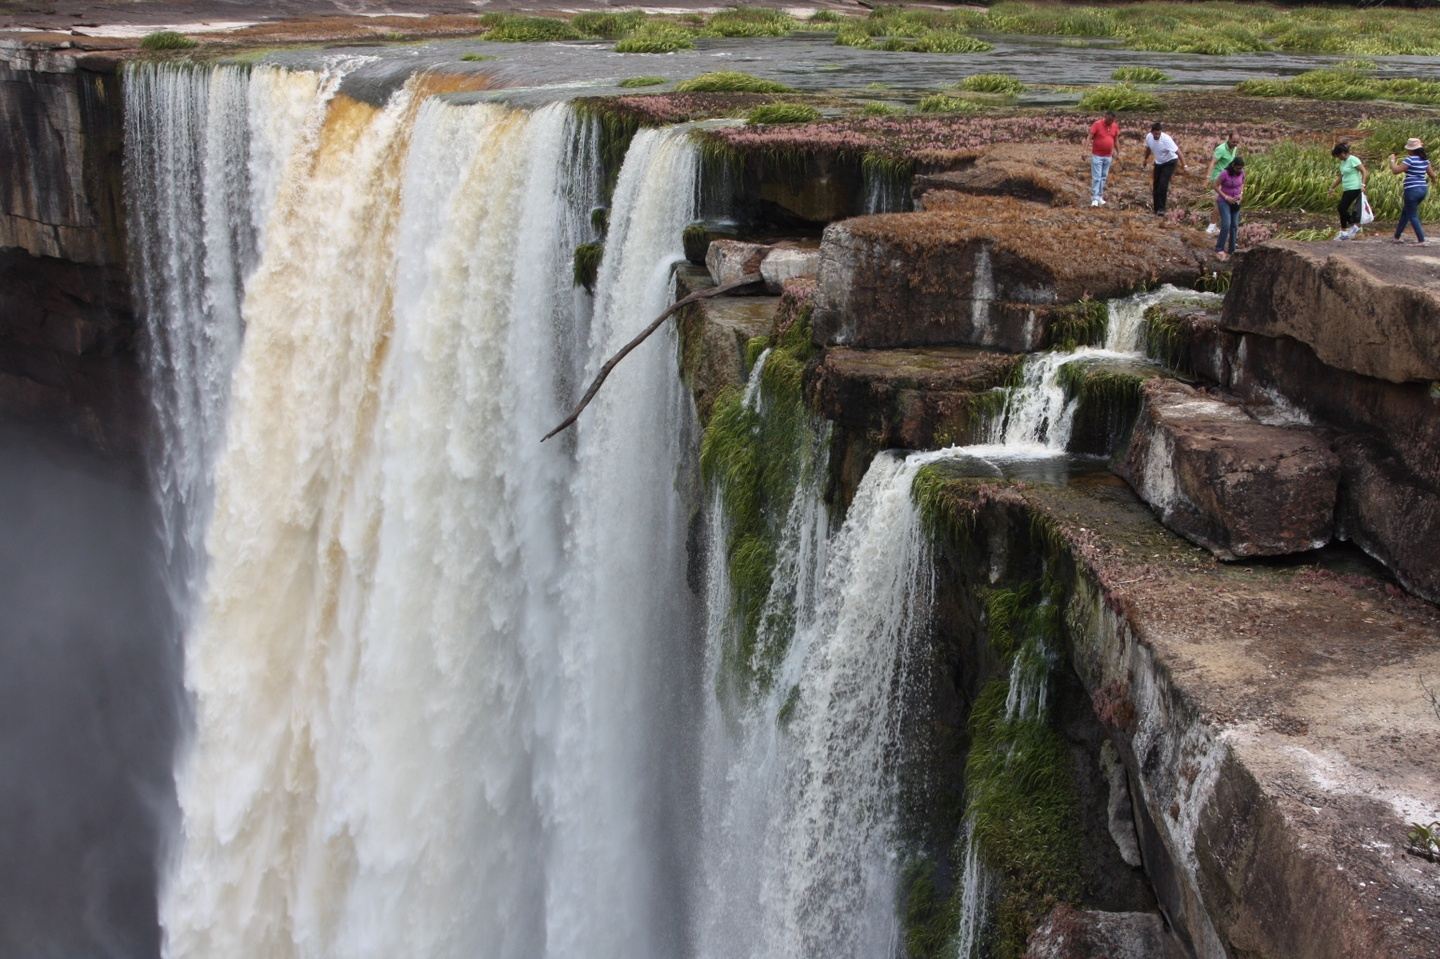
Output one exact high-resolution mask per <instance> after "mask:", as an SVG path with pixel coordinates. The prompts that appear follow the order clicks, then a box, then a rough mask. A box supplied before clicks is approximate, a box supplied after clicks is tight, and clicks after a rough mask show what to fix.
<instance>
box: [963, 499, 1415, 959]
mask: <svg viewBox="0 0 1440 959" xmlns="http://www.w3.org/2000/svg"><path fill="white" fill-rule="evenodd" d="M944 495H945V496H946V498H947V499H948V500H950V502H952V503H953V509H954V510H955V512H956V516H957V518H963V519H965V520H966V521H967V522H970V523H972V524H973V526H974V528H975V529H977V530H979V531H981V532H980V533H977V535H987V536H988V535H994V534H992V533H990V532H988V531H991V530H994V531H1013V533H1012V536H1013V539H1012V540H1011V543H1012V545H1015V544H1018V543H1033V539H1031V538H1030V536H1029V532H1028V531H1029V530H1030V529H1032V528H1033V524H1034V523H1036V522H1042V523H1045V524H1047V525H1048V527H1049V528H1050V529H1051V530H1052V531H1053V532H1054V533H1055V534H1056V539H1057V540H1058V541H1059V542H1058V545H1057V546H1056V547H1055V548H1056V549H1059V550H1063V551H1064V552H1066V553H1067V554H1068V555H1069V556H1070V557H1072V558H1073V561H1074V563H1075V564H1076V567H1077V569H1078V570H1079V571H1080V577H1081V580H1082V586H1080V587H1077V592H1076V594H1075V595H1074V596H1072V598H1071V599H1070V601H1069V603H1068V608H1067V611H1066V624H1067V635H1068V636H1069V638H1070V642H1071V662H1072V664H1073V665H1074V667H1075V668H1076V671H1077V672H1078V674H1079V676H1080V678H1081V680H1082V681H1083V682H1084V683H1085V686H1086V688H1087V689H1088V690H1089V691H1090V693H1091V697H1092V699H1093V700H1094V702H1095V703H1096V706H1097V712H1098V713H1099V714H1100V715H1101V719H1102V721H1104V722H1106V723H1107V726H1108V727H1109V728H1110V731H1111V734H1112V737H1113V740H1114V741H1115V742H1116V745H1117V746H1118V747H1119V748H1120V752H1121V755H1122V757H1123V758H1124V759H1125V763H1126V766H1127V768H1128V770H1129V772H1130V777H1131V788H1132V790H1134V791H1135V797H1136V801H1137V805H1138V806H1139V808H1140V811H1141V812H1142V813H1143V815H1142V816H1141V817H1140V818H1141V820H1142V822H1141V825H1142V827H1143V829H1144V836H1143V837H1142V838H1143V840H1144V842H1143V848H1144V850H1145V856H1146V868H1147V870H1149V871H1150V872H1151V873H1152V875H1153V876H1154V877H1155V879H1156V883H1157V895H1159V896H1161V898H1162V902H1164V903H1165V904H1166V909H1167V912H1168V914H1169V915H1170V916H1171V918H1172V920H1173V921H1174V922H1175V924H1176V925H1177V926H1180V927H1183V928H1186V929H1187V930H1188V932H1189V937H1190V939H1191V941H1192V943H1194V944H1195V951H1194V954H1195V955H1199V956H1227V955H1228V956H1247V957H1253V959H1358V957H1362V956H1363V957H1367V959H1368V957H1377V959H1378V957H1382V956H1383V957H1385V959H1432V957H1434V956H1437V955H1440V923H1436V921H1435V917H1436V916H1437V915H1440V871H1437V870H1440V866H1436V865H1435V864H1434V863H1430V862H1427V861H1425V860H1424V859H1420V858H1417V857H1415V856H1412V855H1409V854H1408V853H1407V852H1406V851H1405V846H1406V832H1407V830H1408V828H1409V823H1411V822H1417V821H1427V822H1428V821H1429V820H1432V819H1436V818H1440V752H1437V751H1436V750H1435V749H1434V744H1435V740H1436V731H1437V729H1440V720H1437V717H1436V715H1435V712H1434V709H1433V708H1432V706H1431V703H1430V701H1429V700H1428V698H1427V696H1426V693H1425V690H1424V689H1423V688H1422V686H1421V685H1420V683H1419V682H1418V681H1417V677H1422V676H1423V677H1430V685H1431V686H1432V688H1433V687H1434V686H1435V682H1434V681H1433V680H1434V677H1437V676H1440V610H1436V608H1435V607H1433V606H1431V605H1430V604H1428V603H1425V602H1424V601H1422V600H1419V599H1415V598H1413V597H1409V596H1406V595H1405V594H1404V593H1402V592H1399V591H1397V590H1395V589H1394V588H1393V587H1392V586H1390V585H1389V584H1388V583H1386V582H1385V581H1384V580H1382V579H1379V578H1376V577H1374V576H1373V575H1371V574H1369V573H1365V572H1358V571H1356V570H1355V569H1354V568H1353V567H1350V566H1348V565H1334V566H1331V565H1328V564H1320V563H1304V564H1299V565H1285V566H1277V565H1271V564H1233V563H1221V562H1218V561H1216V560H1215V559H1214V558H1213V557H1212V556H1211V555H1210V554H1209V553H1207V552H1205V551H1203V550H1197V549H1196V548H1195V547H1193V546H1191V545H1190V544H1189V543H1186V542H1185V541H1184V540H1182V539H1180V538H1179V537H1176V536H1173V535H1171V534H1170V533H1168V532H1167V531H1166V530H1164V529H1163V528H1161V527H1160V525H1159V524H1158V523H1157V522H1156V521H1155V518H1154V516H1153V514H1152V513H1151V512H1150V510H1148V509H1147V508H1146V507H1145V506H1144V504H1142V503H1140V502H1138V501H1137V500H1136V499H1135V497H1134V496H1133V495H1132V494H1131V492H1130V491H1129V490H1128V489H1127V488H1125V486H1124V484H1123V483H1121V482H1120V481H1119V480H1116V479H1114V478H1109V477H1104V476H1092V477H1088V478H1086V479H1084V480H1081V481H1076V482H1072V483H1071V484H1070V485H1068V486H1048V485H1041V484H1009V483H999V482H995V481H986V480H957V481H954V482H953V483H951V484H950V485H949V486H947V488H946V491H945V494H944ZM981 575H983V569H982V573H981ZM1083 583H1088V584H1089V585H1083ZM1167 862H1168V865H1167Z"/></svg>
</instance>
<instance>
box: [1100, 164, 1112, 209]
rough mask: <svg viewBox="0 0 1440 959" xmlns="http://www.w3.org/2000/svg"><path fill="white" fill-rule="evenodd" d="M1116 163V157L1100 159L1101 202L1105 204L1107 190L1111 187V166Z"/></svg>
mask: <svg viewBox="0 0 1440 959" xmlns="http://www.w3.org/2000/svg"><path fill="white" fill-rule="evenodd" d="M1114 162H1115V158H1114V157H1101V158H1100V202H1101V203H1104V202H1105V188H1106V187H1107V186H1109V185H1110V165H1111V164H1112V163H1114Z"/></svg>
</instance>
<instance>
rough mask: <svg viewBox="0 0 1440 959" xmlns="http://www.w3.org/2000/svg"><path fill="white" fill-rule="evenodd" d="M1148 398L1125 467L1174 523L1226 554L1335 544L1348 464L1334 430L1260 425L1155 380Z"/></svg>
mask: <svg viewBox="0 0 1440 959" xmlns="http://www.w3.org/2000/svg"><path fill="white" fill-rule="evenodd" d="M1141 395H1142V403H1141V410H1140V417H1139V419H1138V421H1137V422H1136V424H1135V429H1134V432H1133V434H1132V437H1131V440H1130V447H1129V449H1128V451H1127V452H1126V454H1125V456H1124V458H1123V460H1122V461H1121V462H1120V464H1119V472H1120V474H1121V475H1122V476H1123V477H1124V478H1125V479H1126V480H1127V481H1128V482H1129V483H1130V485H1131V486H1132V487H1133V488H1134V489H1135V491H1136V492H1137V493H1138V494H1139V495H1140V497H1141V498H1142V499H1144V500H1145V501H1146V502H1147V503H1149V504H1150V506H1151V507H1152V508H1153V509H1154V510H1155V512H1156V513H1157V514H1158V515H1159V516H1160V518H1161V521H1162V522H1164V523H1165V525H1166V526H1168V527H1170V528H1171V529H1172V530H1174V531H1176V532H1177V533H1180V534H1181V535H1182V536H1184V537H1186V538H1187V539H1189V540H1191V541H1193V542H1195V543H1198V544H1199V545H1201V546H1204V547H1205V548H1206V549H1209V550H1210V551H1211V552H1213V553H1214V554H1215V555H1216V556H1218V557H1220V558H1222V559H1235V558H1238V557H1244V556H1279V555H1284V554H1287V553H1297V552H1304V551H1306V550H1309V549H1315V548H1318V547H1320V546H1323V545H1325V544H1326V543H1327V542H1329V541H1330V537H1331V535H1332V533H1333V531H1334V515H1335V504H1336V499H1337V495H1338V486H1339V479H1340V463H1339V460H1338V459H1337V458H1336V456H1335V454H1334V453H1332V452H1331V450H1330V446H1329V443H1328V442H1327V440H1326V438H1325V437H1323V436H1322V435H1320V434H1319V433H1317V432H1315V431H1313V430H1309V429H1302V428H1293V427H1292V428H1286V427H1278V426H1268V425H1266V424H1263V423H1259V422H1256V421H1255V420H1253V419H1251V418H1250V417H1249V416H1247V415H1246V413H1245V411H1244V410H1243V409H1242V408H1241V407H1240V405H1239V404H1238V403H1233V402H1224V401H1221V400H1218V399H1215V398H1212V397H1209V396H1206V395H1204V394H1202V393H1200V392H1199V391H1197V390H1195V389H1193V388H1191V387H1188V386H1186V385H1184V384H1181V383H1177V382H1173V381H1167V380H1162V379H1155V380H1151V381H1149V382H1147V383H1146V384H1145V385H1144V386H1143V387H1142V388H1141Z"/></svg>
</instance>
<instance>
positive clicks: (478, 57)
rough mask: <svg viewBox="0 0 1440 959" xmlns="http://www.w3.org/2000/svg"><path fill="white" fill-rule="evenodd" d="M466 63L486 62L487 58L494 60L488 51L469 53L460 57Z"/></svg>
mask: <svg viewBox="0 0 1440 959" xmlns="http://www.w3.org/2000/svg"><path fill="white" fill-rule="evenodd" d="M460 59H461V60H463V61H464V62H466V63H484V62H485V61H486V60H494V59H495V58H494V57H492V56H491V55H490V54H488V53H467V54H465V55H464V56H463V57H461V58H460Z"/></svg>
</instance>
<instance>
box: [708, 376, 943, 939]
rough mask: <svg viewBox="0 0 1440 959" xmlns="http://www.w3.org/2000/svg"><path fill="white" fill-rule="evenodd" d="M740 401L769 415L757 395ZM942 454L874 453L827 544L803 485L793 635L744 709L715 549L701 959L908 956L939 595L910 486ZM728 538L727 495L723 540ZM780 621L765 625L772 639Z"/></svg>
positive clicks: (787, 531)
mask: <svg viewBox="0 0 1440 959" xmlns="http://www.w3.org/2000/svg"><path fill="white" fill-rule="evenodd" d="M747 392H748V397H747V401H748V402H750V403H752V404H756V405H758V406H759V407H760V408H761V409H760V412H761V414H762V415H763V413H764V410H763V404H764V392H763V390H762V391H759V392H758V394H757V393H756V391H754V390H751V391H747ZM938 455H942V454H925V455H918V456H912V457H909V458H908V459H901V458H899V457H895V456H892V455H890V454H882V455H881V456H879V457H878V458H877V459H876V460H875V462H874V463H873V464H872V465H871V467H870V470H869V471H868V473H867V474H866V476H865V479H864V481H863V482H862V483H861V486H860V488H859V491H858V492H857V494H856V497H855V500H854V502H853V504H852V505H851V508H850V511H849V514H848V516H847V518H846V520H845V523H844V525H843V526H842V527H841V528H840V529H839V531H838V532H836V533H835V534H834V536H833V537H831V538H829V539H828V540H827V539H826V536H825V529H826V525H825V523H824V520H823V516H824V512H823V509H824V508H823V504H822V503H821V501H820V496H821V493H822V491H823V483H824V478H825V473H826V470H825V469H824V463H823V460H821V462H820V468H818V469H815V470H813V471H809V472H802V482H801V483H800V484H799V485H798V488H797V490H796V494H795V497H794V499H793V500H792V503H791V508H790V510H789V514H788V516H787V518H786V520H785V522H784V525H783V531H782V533H781V535H780V545H779V549H778V551H777V552H778V555H779V560H778V562H777V567H776V574H775V575H774V577H773V584H774V586H773V588H772V590H779V589H786V590H791V589H793V590H796V591H797V595H796V596H795V597H794V598H795V606H794V613H793V616H791V617H788V618H782V619H780V620H779V622H780V623H781V624H782V625H781V627H780V628H788V630H789V631H790V633H791V635H789V636H788V644H786V645H785V646H784V649H785V653H784V656H783V659H782V660H781V662H780V664H779V666H778V668H777V669H776V670H775V671H774V674H773V677H771V678H770V679H769V681H768V683H767V682H761V681H757V682H756V683H754V684H752V685H751V686H749V687H748V688H744V689H743V690H742V691H741V692H740V693H738V694H736V695H734V696H727V695H726V694H725V692H726V690H728V689H732V688H733V686H731V685H728V684H727V683H726V682H725V681H724V678H723V677H722V676H721V675H720V673H721V672H722V671H723V670H725V669H727V668H733V667H732V666H731V665H730V664H729V662H728V660H727V657H726V656H725V655H724V646H725V644H726V643H729V642H732V641H733V636H734V632H735V629H736V626H735V624H734V622H733V621H732V619H731V617H730V616H729V615H728V609H729V604H728V597H727V596H726V595H725V593H726V591H725V581H724V579H723V576H724V568H725V564H724V562H723V558H724V557H723V551H719V550H717V549H716V547H715V546H714V545H713V541H712V548H711V564H712V568H715V569H716V570H717V571H715V572H712V581H711V590H710V597H711V608H710V610H709V628H708V631H707V632H708V640H707V656H706V663H707V666H706V668H707V672H708V674H709V675H710V677H711V679H710V683H709V684H708V686H709V688H710V689H712V690H719V692H720V694H719V695H715V696H713V697H712V699H711V700H710V702H709V706H708V715H707V717H706V721H705V734H704V737H705V738H704V746H703V749H704V753H705V756H706V761H705V769H706V772H705V779H704V781H703V786H704V788H703V792H702V794H703V796H704V816H703V819H702V830H701V831H702V847H703V853H704V855H703V861H702V870H701V875H700V888H699V891H698V892H697V893H696V897H695V898H696V903H697V909H699V910H700V916H699V922H698V924H697V953H698V955H700V956H702V957H705V959H721V957H750V956H767V957H795V959H798V957H808V956H819V955H830V956H841V955H847V956H887V955H892V954H894V952H895V950H896V949H897V948H898V947H899V926H898V919H897V916H896V913H895V885H896V881H897V876H898V866H899V863H898V857H897V849H896V843H897V839H898V836H897V834H896V828H897V823H896V818H897V815H898V808H897V806H898V788H899V785H898V779H899V769H898V767H899V765H900V762H901V761H902V758H903V754H902V750H903V746H904V745H905V743H906V742H907V739H908V737H910V736H913V734H914V730H913V729H907V728H906V727H905V723H906V720H907V718H908V716H907V706H908V705H909V700H908V698H907V694H908V693H910V692H912V691H913V688H914V683H915V681H916V680H917V678H918V677H917V674H916V670H918V669H920V668H921V667H920V662H921V661H922V660H921V659H920V658H918V657H917V656H916V655H915V653H916V643H917V640H918V639H919V638H920V636H921V635H922V630H923V627H924V626H925V625H926V624H927V623H928V617H929V612H930V605H931V591H932V588H933V584H932V576H933V574H932V571H931V567H930V563H929V552H928V549H927V548H926V545H925V544H926V535H925V533H924V531H923V529H922V524H921V522H920V519H919V516H918V511H917V509H916V507H915V505H914V502H913V500H912V499H911V494H910V486H911V482H912V481H913V479H914V476H915V473H916V472H917V471H918V470H919V468H920V467H921V466H922V465H924V463H926V462H929V461H931V460H932V459H934V458H936V457H937V456H938ZM723 524H724V515H723V509H722V507H721V505H720V499H719V498H718V497H717V499H716V500H715V502H714V505H713V507H712V527H714V526H721V527H723ZM715 538H717V539H718V538H720V537H718V536H717V537H715ZM807 568H808V570H807ZM807 584H810V585H807ZM773 599H774V597H773V594H772V597H771V600H769V601H767V606H769V605H770V602H771V601H773ZM773 622H774V621H773V620H771V619H770V618H769V617H762V624H766V625H762V629H763V628H773V626H771V624H772V623H773ZM764 642H765V641H764V640H763V638H762V641H761V644H760V645H762V646H763V645H764Z"/></svg>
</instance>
